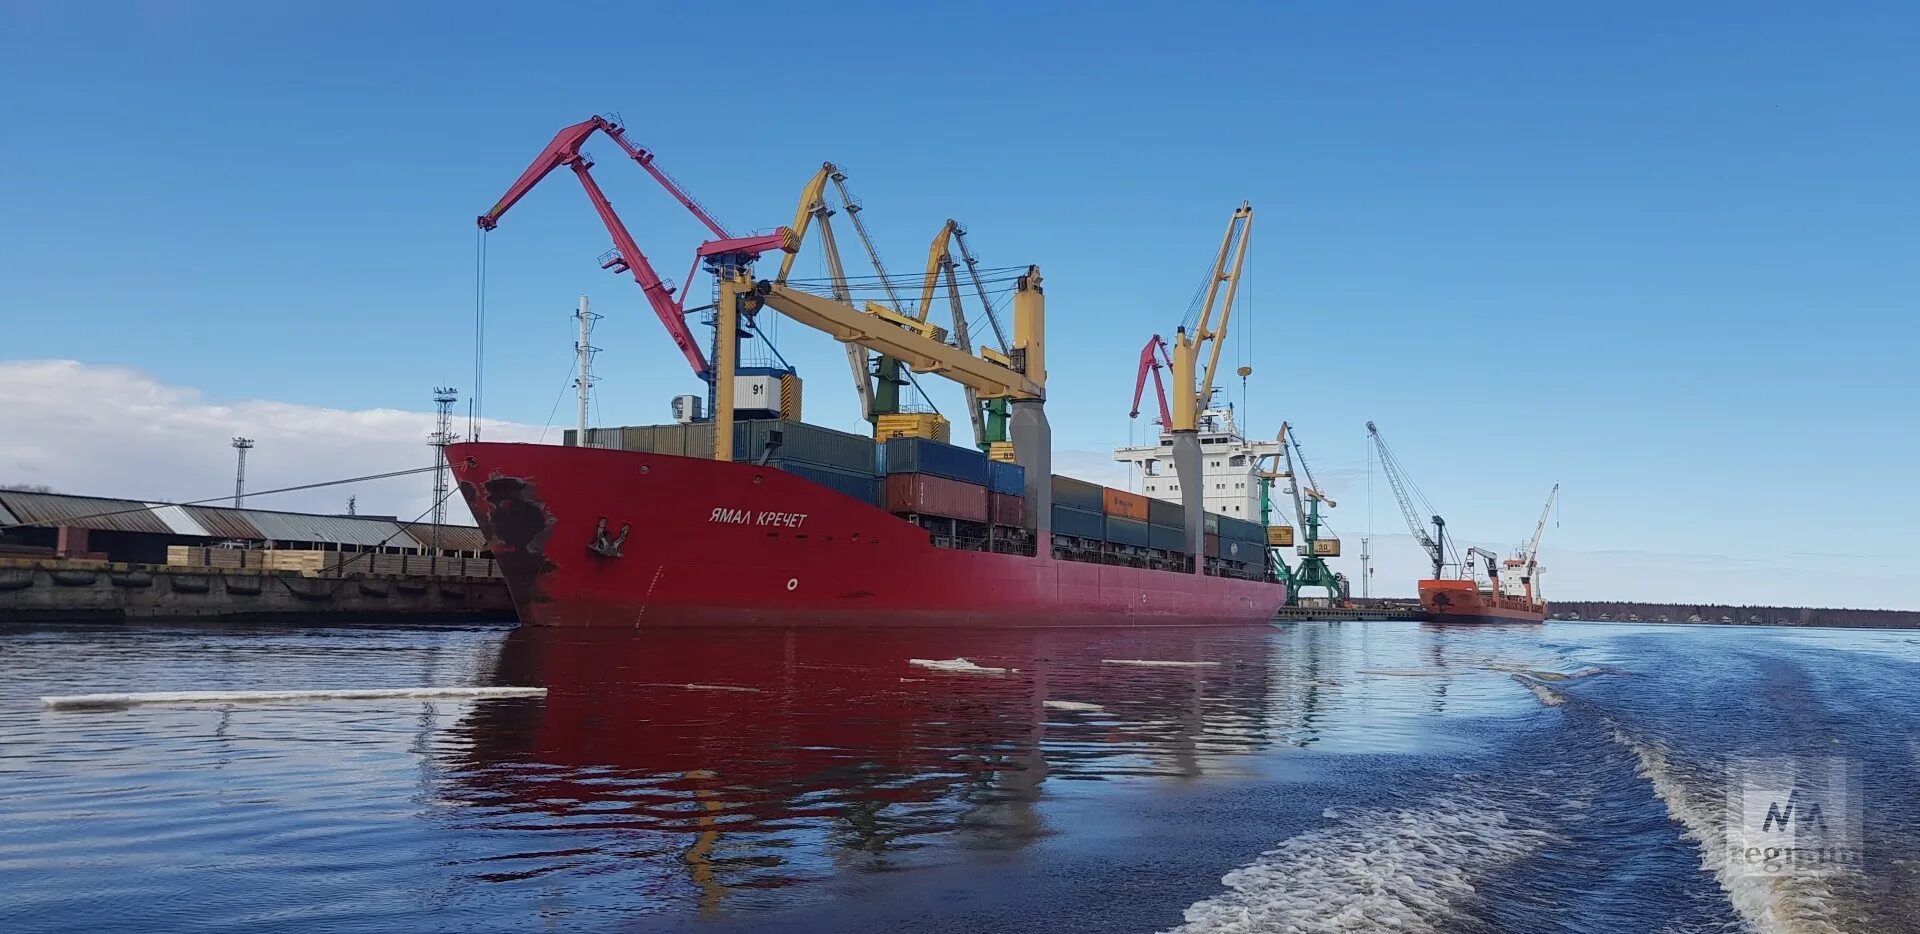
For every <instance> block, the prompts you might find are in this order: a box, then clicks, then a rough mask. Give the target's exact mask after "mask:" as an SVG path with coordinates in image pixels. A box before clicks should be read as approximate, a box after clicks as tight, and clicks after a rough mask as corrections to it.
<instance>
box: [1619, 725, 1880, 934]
mask: <svg viewBox="0 0 1920 934" xmlns="http://www.w3.org/2000/svg"><path fill="white" fill-rule="evenodd" d="M1613 741H1614V742H1616V743H1619V744H1620V745H1622V746H1624V747H1626V748H1627V749H1628V750H1629V751H1631V752H1632V753H1633V754H1634V756H1635V757H1637V758H1638V759H1639V760H1640V764H1639V766H1638V768H1637V769H1636V771H1638V772H1639V773H1640V776H1641V777H1642V778H1645V779H1646V780H1647V781H1648V782H1649V783H1651V784H1652V785H1653V791H1654V794H1655V795H1657V796H1658V797H1659V798H1660V800H1661V802H1662V803H1664V804H1665V805H1666V806H1667V814H1668V816H1670V817H1672V818H1673V820H1674V821H1675V822H1676V823H1678V824H1680V826H1682V827H1684V828H1686V835H1687V837H1688V838H1689V839H1692V840H1693V841H1694V842H1695V843H1697V844H1698V845H1699V847H1700V865H1701V868H1703V869H1706V870H1708V871H1710V872H1712V873H1713V875H1714V878H1715V879H1716V880H1718V881H1719V883H1720V888H1721V889H1722V890H1724V891H1725V892H1726V893H1727V899H1728V901H1729V902H1731V903H1732V904H1733V909H1734V911H1735V912H1737V913H1739V915H1740V918H1741V920H1743V921H1745V922H1746V923H1747V925H1748V926H1749V927H1751V928H1752V929H1753V930H1755V931H1762V932H1768V934H1775V932H1777V934H1830V932H1831V934H1839V932H1841V931H1843V930H1845V928H1844V927H1843V926H1842V925H1841V924H1840V923H1839V921H1838V920H1837V917H1838V915H1837V912H1836V911H1835V909H1834V894H1833V891H1832V890H1831V889H1830V888H1829V887H1828V886H1827V879H1826V877H1824V876H1817V875H1760V874H1754V873H1747V872H1739V871H1737V867H1735V866H1734V864H1733V861H1732V860H1731V859H1729V857H1728V847H1727V829H1728V828H1727V825H1726V814H1727V809H1726V805H1725V800H1724V799H1723V798H1722V797H1721V796H1720V795H1719V794H1716V793H1710V792H1703V791H1702V790H1701V789H1700V785H1701V783H1702V781H1703V780H1704V781H1706V783H1707V784H1710V785H1711V784H1714V782H1715V779H1713V778H1705V777H1704V776H1702V775H1701V774H1698V773H1694V772H1691V771H1689V770H1686V769H1682V768H1679V767H1676V766H1675V764H1674V763H1673V761H1672V757H1671V754H1670V753H1669V751H1668V750H1667V749H1666V748H1665V747H1663V746H1662V745H1660V744H1659V743H1656V742H1651V741H1647V740H1642V739H1640V738H1638V737H1635V736H1633V735H1632V734H1630V733H1628V732H1626V731H1625V730H1623V729H1621V728H1619V727H1618V726H1615V727H1614V729H1613ZM1717 781H1718V786H1717V787H1725V785H1726V782H1727V779H1726V777H1725V776H1724V775H1722V776H1717Z"/></svg>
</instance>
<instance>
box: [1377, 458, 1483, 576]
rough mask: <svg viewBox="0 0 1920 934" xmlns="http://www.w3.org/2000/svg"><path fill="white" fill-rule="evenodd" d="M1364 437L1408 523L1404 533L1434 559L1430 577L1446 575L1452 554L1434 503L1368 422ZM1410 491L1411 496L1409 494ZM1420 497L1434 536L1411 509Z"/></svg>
mask: <svg viewBox="0 0 1920 934" xmlns="http://www.w3.org/2000/svg"><path fill="white" fill-rule="evenodd" d="M1367 436H1368V437H1370V438H1372V439H1373V446H1374V447H1375V448H1377V449H1378V450H1379V451H1380V470H1381V471H1382V472H1383V473H1385V474H1386V475H1387V486H1390V487H1392V488H1393V498H1394V500H1395V501H1397V502H1398V503H1399V504H1400V515H1401V516H1403V517H1404V518H1405V519H1406V520H1407V531H1409V532H1412V533H1413V538H1414V540H1415V541H1417V542H1419V543H1420V547H1421V548H1424V549H1426V552H1427V557H1428V558H1430V559H1432V560H1433V578H1434V579H1435V580H1439V579H1440V578H1442V577H1445V576H1446V570H1447V563H1448V562H1447V557H1448V555H1449V553H1451V552H1452V551H1453V549H1452V548H1451V547H1450V545H1449V543H1448V542H1447V521H1446V520H1445V519H1442V518H1440V515H1439V514H1438V513H1437V512H1435V511H1434V508H1433V504H1432V503H1430V502H1428V501H1427V497H1426V495H1425V494H1422V493H1421V492H1420V490H1419V488H1418V487H1414V486H1413V485H1412V481H1411V480H1408V479H1407V476H1406V471H1405V469H1404V468H1402V467H1401V466H1400V459H1399V458H1397V457H1394V456H1393V449H1392V448H1389V447H1387V439H1386V438H1384V437H1381V435H1380V429H1379V428H1376V427H1374V424H1373V423H1372V422H1368V423H1367ZM1409 488H1411V493H1409ZM1416 496H1417V497H1419V500H1420V505H1421V506H1422V507H1423V508H1424V509H1425V510H1426V512H1427V513H1428V514H1429V515H1430V516H1432V517H1433V534H1432V535H1428V534H1427V529H1426V523H1424V522H1422V521H1421V520H1420V510H1417V509H1415V508H1414V502H1413V501H1414V497H1416ZM1453 563H1454V564H1455V565H1458V564H1459V563H1460V559H1459V556H1458V555H1457V554H1455V555H1453Z"/></svg>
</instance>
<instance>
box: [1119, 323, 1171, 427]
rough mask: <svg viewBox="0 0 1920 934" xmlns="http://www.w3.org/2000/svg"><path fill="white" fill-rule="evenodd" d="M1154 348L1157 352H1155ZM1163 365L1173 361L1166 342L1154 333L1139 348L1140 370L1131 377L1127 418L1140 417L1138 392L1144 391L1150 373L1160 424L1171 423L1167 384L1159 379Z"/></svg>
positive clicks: (1168, 424) (1169, 364)
mask: <svg viewBox="0 0 1920 934" xmlns="http://www.w3.org/2000/svg"><path fill="white" fill-rule="evenodd" d="M1156 350H1157V351H1159V353H1157V354H1156V353H1155V351H1156ZM1163 366H1165V367H1171V366H1173V361H1172V360H1171V359H1170V358H1168V356H1167V342H1166V341H1164V340H1161V339H1160V335H1158V334H1155V335H1154V336H1153V337H1152V338H1150V339H1149V340H1148V341H1147V346H1145V347H1142V348H1140V372H1139V373H1138V374H1136V375H1135V376H1134V378H1133V411H1132V412H1129V413H1127V417H1128V418H1139V417H1140V394H1141V393H1143V392H1145V391H1146V388H1147V374H1148V373H1152V374H1153V393H1154V395H1155V396H1157V397H1159V400H1160V424H1161V425H1163V426H1170V425H1172V424H1173V413H1171V412H1170V411H1168V410H1167V385H1166V383H1164V382H1162V381H1161V379H1160V368H1161V367H1163Z"/></svg>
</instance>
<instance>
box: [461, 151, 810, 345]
mask: <svg viewBox="0 0 1920 934" xmlns="http://www.w3.org/2000/svg"><path fill="white" fill-rule="evenodd" d="M595 130H598V131H600V132H603V133H605V134H607V136H609V137H611V138H612V139H613V141H614V142H615V143H617V144H619V146H620V148H621V150H622V151H624V152H625V153H626V154H627V155H628V156H629V157H631V158H632V159H633V161H635V162H638V163H640V167H641V168H643V169H646V170H647V174H648V175H651V176H653V178H654V180H655V181H657V182H659V183H660V185H661V187H663V188H665V189H666V190H667V193H668V194H671V195H673V197H674V199H675V200H677V201H679V202H680V203H681V204H682V205H684V206H685V207H686V209H687V210H688V211H691V212H692V213H693V216H694V217H696V218H698V219H699V221H700V223H702V224H704V225H706V228H707V229H708V230H711V231H713V234H714V236H715V237H717V238H718V239H717V240H710V241H707V242H706V243H703V244H701V245H700V249H699V253H698V257H696V259H695V261H694V262H695V267H696V268H698V265H699V262H700V259H701V258H708V259H711V258H712V257H716V256H726V257H731V261H732V262H735V263H744V262H751V261H752V260H753V259H754V258H755V257H757V256H759V254H760V253H762V252H765V251H767V250H771V249H782V248H784V247H785V246H786V244H787V242H788V240H789V239H790V238H789V236H788V234H787V232H786V229H785V228H781V229H780V230H779V231H778V232H777V233H774V234H769V235H765V236H755V237H742V238H738V239H736V238H734V237H733V236H732V235H731V234H728V233H727V231H726V228H724V227H721V226H720V223H719V222H718V221H716V220H714V219H713V216H712V215H711V214H709V213H708V212H707V210H706V209H705V208H704V207H702V206H701V205H700V203H699V202H698V201H695V200H694V199H693V197H692V196H691V195H688V194H687V193H686V191H684V190H683V189H681V187H680V186H679V185H678V184H677V183H675V182H674V180H673V179H672V177H670V176H668V175H667V174H666V173H665V172H663V171H661V170H660V168H659V167H658V166H655V165H654V159H653V153H652V152H651V151H649V150H647V149H645V148H642V147H640V146H637V145H635V144H634V143H632V142H631V141H629V140H628V139H627V135H626V131H625V130H623V129H622V128H621V126H620V124H618V123H615V122H613V121H612V120H609V119H607V118H605V117H601V116H595V117H593V118H592V119H590V120H584V121H581V122H580V123H576V124H574V125H572V126H570V127H566V128H565V129H562V130H561V131H560V132H559V133H556V134H554V137H553V141H552V142H550V143H548V144H547V148H545V149H543V150H541V151H540V155H538V156H535V157H534V160H533V163H532V164H531V165H529V166H527V170H526V171H525V172H522V173H520V177H519V178H518V179H515V180H514V183H513V185H512V186H511V187H509V188H508V189H507V193H506V194H505V195H502V196H501V197H500V200H499V201H497V202H495V203H494V205H493V207H492V209H490V210H488V211H487V213H485V214H482V215H480V216H479V218H477V223H478V224H479V226H480V229H481V230H492V229H494V228H495V227H497V226H499V224H500V218H501V216H502V215H504V214H506V213H507V210H508V209H509V208H511V207H513V206H514V205H515V204H516V203H518V202H519V201H520V199H521V198H523V197H525V196H526V194H527V192H529V191H532V190H533V186H535V185H538V184H540V181H541V180H542V179H544V178H546V177H547V176H548V175H550V174H552V173H553V170H555V169H557V168H559V167H561V166H563V165H564V166H566V167H568V168H570V169H572V170H573V174H574V176H575V177H577V178H579V179H580V187H582V188H584V189H586V192H587V200H589V201H591V202H593V209H594V211H595V212H597V213H598V214H599V215H600V222H601V223H602V224H604V225H606V228H607V234H608V235H609V236H611V237H612V238H613V247H614V251H613V253H612V254H611V256H609V257H606V258H604V260H603V262H602V263H601V266H602V267H603V268H606V269H611V270H613V271H614V272H631V273H632V274H633V281H634V282H636V283H639V285H640V290H641V291H642V292H644V293H646V296H647V304H648V305H650V306H652V308H653V313H654V315H655V316H657V317H658V318H659V319H660V323H661V324H663V325H666V328H667V336H669V337H670V338H672V339H673V344H674V346H676V347H678V348H680V353H681V354H682V355H683V356H685V357H686V358H687V363H689V364H691V365H692V366H693V370H694V372H695V373H696V374H698V375H699V376H700V377H701V378H702V379H705V378H707V377H708V375H709V370H710V367H709V365H708V363H707V358H706V355H705V354H704V353H702V352H701V350H700V344H699V342H698V341H696V340H694V337H693V332H692V331H691V330H690V329H688V327H687V322H686V312H685V310H684V306H685V304H686V300H685V298H684V297H683V298H682V299H681V300H680V301H679V302H675V301H674V298H673V288H672V287H671V286H668V285H667V284H666V282H665V281H664V280H662V279H661V278H660V275H659V274H658V273H656V272H654V270H653V264H652V263H650V262H648V261H647V255H646V254H645V253H643V252H641V250H640V245H639V244H638V243H636V242H635V241H634V239H633V234H631V233H629V232H628V231H627V227H626V225H625V224H623V223H621V221H620V216H619V215H618V214H615V213H614V211H613V203H612V202H610V201H608V200H607V196H606V194H605V193H604V192H602V191H601V190H600V186H599V185H598V184H597V183H595V182H594V180H593V174H592V173H591V172H589V171H588V170H589V169H591V168H593V161H592V160H591V159H590V158H588V157H587V155H586V154H585V153H583V152H581V151H580V145H581V144H582V143H584V142H586V140H587V137H589V136H592V135H593V133H594V131H595Z"/></svg>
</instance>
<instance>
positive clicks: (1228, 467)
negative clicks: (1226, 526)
mask: <svg viewBox="0 0 1920 934" xmlns="http://www.w3.org/2000/svg"><path fill="white" fill-rule="evenodd" d="M1198 435H1199V442H1200V467H1201V471H1202V474H1201V477H1202V487H1203V490H1202V494H1203V496H1204V502H1205V504H1206V510H1207V511H1208V512H1211V513H1215V514H1217V515H1222V516H1233V517H1235V518H1239V519H1251V520H1255V521H1258V520H1259V519H1260V463H1261V461H1262V460H1264V459H1266V458H1269V457H1275V456H1278V455H1279V454H1280V444H1279V442H1276V441H1253V440H1250V439H1248V438H1247V436H1246V435H1245V434H1244V433H1243V432H1242V431H1241V430H1240V426H1239V425H1238V424H1236V423H1235V421H1234V417H1233V408H1232V407H1231V406H1228V407H1224V408H1209V409H1206V410H1204V411H1202V412H1201V413H1200V420H1199V431H1198ZM1113 459H1114V460H1116V461H1119V462H1121V463H1123V464H1127V465H1128V466H1129V467H1131V468H1134V469H1135V470H1137V471H1138V477H1139V482H1140V486H1139V490H1140V492H1141V493H1144V494H1146V496H1147V497H1148V498H1150V499H1157V500H1162V501H1165V502H1169V503H1178V502H1180V501H1181V494H1182V491H1181V489H1180V477H1179V475H1178V474H1177V473H1176V472H1175V471H1174V467H1173V433H1172V432H1171V431H1167V430H1165V429H1164V428H1163V429H1162V430H1161V432H1160V437H1159V438H1158V439H1157V441H1156V443H1154V444H1150V445H1146V444H1143V445H1135V446H1129V447H1122V448H1118V449H1116V450H1115V451H1114V452H1113Z"/></svg>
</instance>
